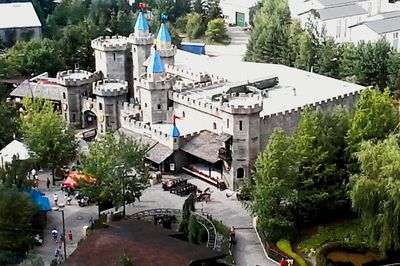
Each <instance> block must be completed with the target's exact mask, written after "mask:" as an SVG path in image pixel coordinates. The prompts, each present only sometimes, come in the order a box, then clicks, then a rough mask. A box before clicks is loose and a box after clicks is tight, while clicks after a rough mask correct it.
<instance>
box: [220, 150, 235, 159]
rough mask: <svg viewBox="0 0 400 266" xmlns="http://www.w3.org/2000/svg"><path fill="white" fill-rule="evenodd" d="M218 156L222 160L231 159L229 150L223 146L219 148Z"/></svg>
mask: <svg viewBox="0 0 400 266" xmlns="http://www.w3.org/2000/svg"><path fill="white" fill-rule="evenodd" d="M218 157H219V158H220V159H222V160H224V161H231V160H232V154H231V151H229V150H227V149H225V148H220V149H219V153H218Z"/></svg>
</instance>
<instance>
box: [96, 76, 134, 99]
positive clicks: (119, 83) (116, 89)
mask: <svg viewBox="0 0 400 266" xmlns="http://www.w3.org/2000/svg"><path fill="white" fill-rule="evenodd" d="M92 86H93V93H94V94H96V95H99V96H103V97H107V96H108V97H116V96H121V95H124V94H127V93H128V82H127V81H124V80H117V79H103V80H99V81H97V82H94V83H93V84H92Z"/></svg>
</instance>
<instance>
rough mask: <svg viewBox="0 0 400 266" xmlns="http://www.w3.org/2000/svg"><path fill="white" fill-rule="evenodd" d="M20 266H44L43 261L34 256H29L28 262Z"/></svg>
mask: <svg viewBox="0 0 400 266" xmlns="http://www.w3.org/2000/svg"><path fill="white" fill-rule="evenodd" d="M19 265H20V266H44V262H43V259H42V258H41V257H39V256H35V255H33V254H28V257H27V259H26V260H24V261H23V262H22V263H21V264H19Z"/></svg>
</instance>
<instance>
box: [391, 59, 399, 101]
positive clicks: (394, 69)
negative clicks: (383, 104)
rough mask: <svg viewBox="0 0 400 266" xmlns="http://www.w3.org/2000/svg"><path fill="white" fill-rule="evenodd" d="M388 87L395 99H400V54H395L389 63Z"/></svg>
mask: <svg viewBox="0 0 400 266" xmlns="http://www.w3.org/2000/svg"><path fill="white" fill-rule="evenodd" d="M388 75H389V76H388V87H389V88H390V91H391V92H392V93H393V94H394V96H395V98H397V99H398V98H399V97H400V53H393V54H391V55H390V57H389V63H388Z"/></svg>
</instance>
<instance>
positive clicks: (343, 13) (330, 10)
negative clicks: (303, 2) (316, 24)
mask: <svg viewBox="0 0 400 266" xmlns="http://www.w3.org/2000/svg"><path fill="white" fill-rule="evenodd" d="M316 11H317V13H318V14H319V17H320V19H321V20H331V19H335V18H345V17H352V16H358V15H365V14H367V11H366V10H365V9H364V8H362V7H360V6H359V5H356V4H350V5H344V6H333V7H326V8H322V9H318V10H316Z"/></svg>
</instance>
